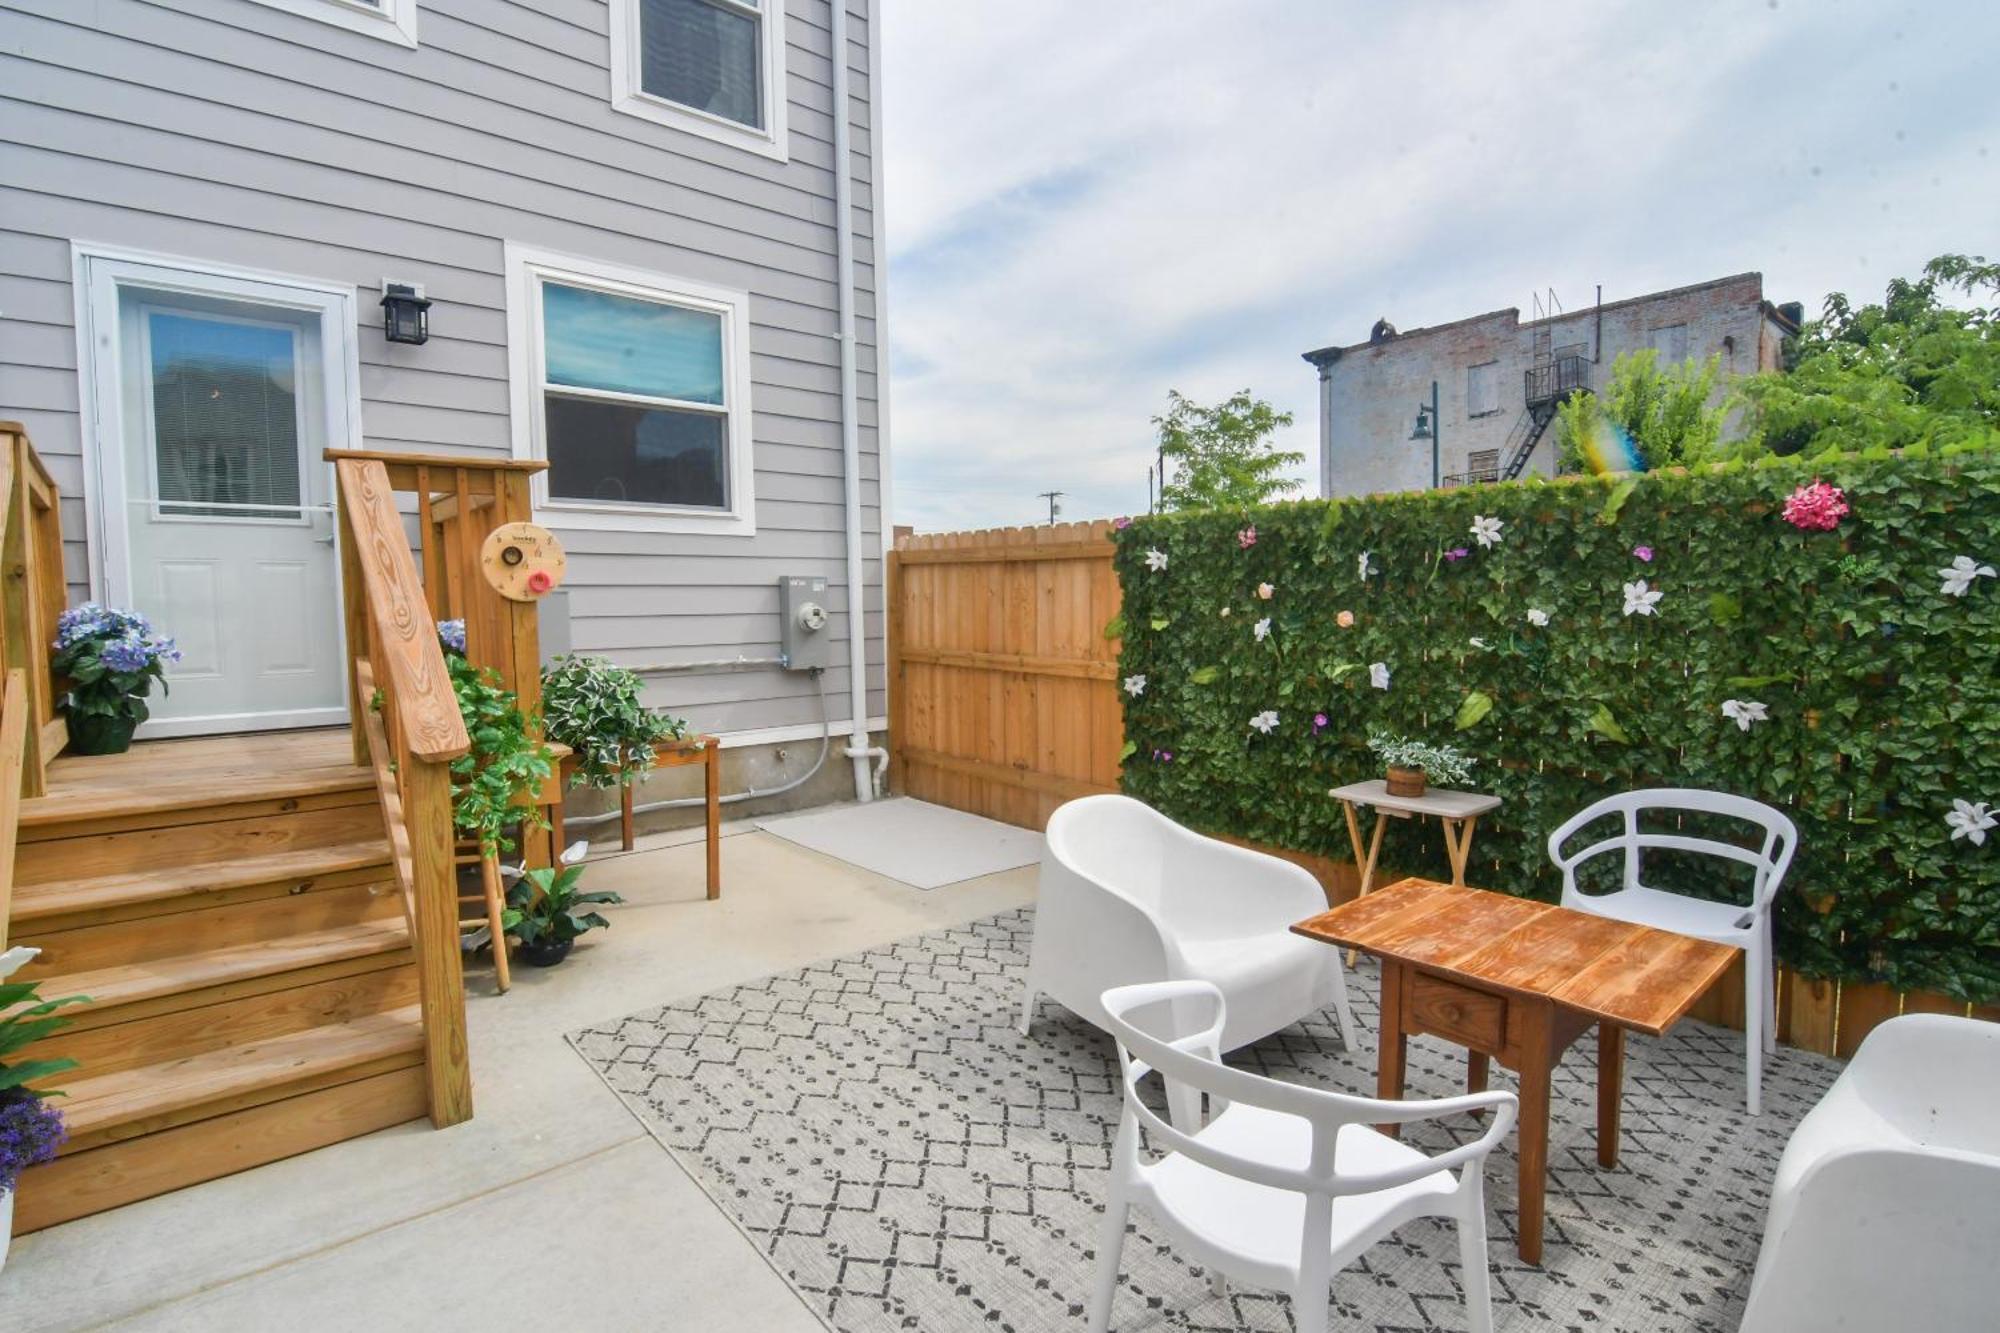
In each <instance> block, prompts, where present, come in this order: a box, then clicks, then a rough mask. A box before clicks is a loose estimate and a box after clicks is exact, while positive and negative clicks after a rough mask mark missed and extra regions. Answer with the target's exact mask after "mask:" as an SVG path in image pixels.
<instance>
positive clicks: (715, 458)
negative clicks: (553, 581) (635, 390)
mask: <svg viewBox="0 0 2000 1333" xmlns="http://www.w3.org/2000/svg"><path fill="white" fill-rule="evenodd" d="M546 404H547V408H546V410H547V416H546V419H545V424H546V429H547V432H548V450H549V496H550V498H552V499H557V500H581V501H588V502H597V503H603V502H607V501H608V502H612V503H624V504H653V505H692V506H700V507H704V508H712V509H723V508H727V507H728V504H729V496H728V486H727V484H726V480H725V479H726V477H727V475H728V473H727V466H728V443H727V431H726V429H725V424H726V418H725V417H724V416H722V415H721V414H720V413H715V414H711V413H707V412H686V411H677V410H675V409H673V408H665V407H645V406H642V405H639V404H636V403H611V402H604V401H602V400H600V399H595V398H572V397H569V396H567V395H564V394H559V393H550V394H548V395H547V396H546Z"/></svg>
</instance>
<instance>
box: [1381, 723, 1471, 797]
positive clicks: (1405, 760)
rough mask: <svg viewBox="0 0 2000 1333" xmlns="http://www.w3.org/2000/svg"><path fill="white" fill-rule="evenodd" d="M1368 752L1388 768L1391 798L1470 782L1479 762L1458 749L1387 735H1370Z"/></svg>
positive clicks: (1386, 733) (1416, 794) (1411, 738)
mask: <svg viewBox="0 0 2000 1333" xmlns="http://www.w3.org/2000/svg"><path fill="white" fill-rule="evenodd" d="M1368 748H1369V749H1370V750H1373V751H1374V752H1375V754H1376V756H1377V757H1378V758H1380V759H1381V760H1382V762H1383V763H1384V764H1385V765H1387V769H1388V771H1387V773H1386V775H1385V777H1386V785H1387V786H1388V789H1389V795H1391V796H1404V797H1415V796H1422V795H1423V794H1424V791H1425V789H1426V788H1427V787H1428V786H1429V785H1430V783H1432V782H1438V783H1440V784H1442V785H1444V786H1447V787H1455V786H1458V785H1460V784H1462V783H1467V782H1470V781H1472V766H1473V764H1474V763H1476V762H1477V761H1476V760H1474V759H1472V758H1470V757H1469V756H1468V755H1467V754H1466V753H1465V751H1463V750H1461V749H1459V748H1458V747H1457V746H1455V745H1432V744H1431V743H1430V742H1428V741H1421V740H1417V739H1415V738H1413V737H1410V736H1392V735H1390V734H1389V733H1388V732H1386V731H1371V732H1369V733H1368Z"/></svg>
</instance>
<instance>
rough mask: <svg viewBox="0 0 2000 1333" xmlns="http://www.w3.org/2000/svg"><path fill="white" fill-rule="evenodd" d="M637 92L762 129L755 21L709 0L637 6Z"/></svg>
mask: <svg viewBox="0 0 2000 1333" xmlns="http://www.w3.org/2000/svg"><path fill="white" fill-rule="evenodd" d="M639 53H640V54H639V86H640V87H641V88H643V89H645V90H646V91H647V92H649V93H651V94H652V95H653V96H655V97H664V98H666V99H667V100H668V101H669V102H679V103H680V104H681V105H682V106H691V107H694V108H695V109H696V110H699V111H707V112H709V113H711V114H712V115H717V116H722V117H724V118H726V119H728V120H733V121H736V122H737V123H738V124H741V125H749V126H752V127H753V128H760V129H761V128H762V126H763V118H762V116H761V114H760V111H761V104H762V101H763V99H762V96H761V90H760V89H759V87H758V68H757V64H758V62H757V20H756V19H754V18H751V17H749V16H748V15H745V14H739V13H736V12H735V11H733V10H729V9H724V8H722V7H721V6H719V5H713V4H710V3H708V0H641V3H640V6H639Z"/></svg>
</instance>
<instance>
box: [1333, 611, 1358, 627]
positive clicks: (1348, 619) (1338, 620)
mask: <svg viewBox="0 0 2000 1333" xmlns="http://www.w3.org/2000/svg"><path fill="white" fill-rule="evenodd" d="M1333 623H1334V624H1336V625H1338V626H1340V627H1341V628H1342V629H1353V628H1354V613H1353V612H1352V611H1342V612H1341V613H1340V614H1339V615H1337V616H1335V617H1334V618H1333Z"/></svg>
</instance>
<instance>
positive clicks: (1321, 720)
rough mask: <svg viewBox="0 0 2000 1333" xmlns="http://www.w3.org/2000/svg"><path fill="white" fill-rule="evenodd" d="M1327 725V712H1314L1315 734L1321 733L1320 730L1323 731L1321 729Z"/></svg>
mask: <svg viewBox="0 0 2000 1333" xmlns="http://www.w3.org/2000/svg"><path fill="white" fill-rule="evenodd" d="M1325 726H1326V714H1325V713H1314V714H1313V734H1314V735H1318V734H1319V732H1320V731H1321V730H1322V729H1323V728H1324V727H1325Z"/></svg>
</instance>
